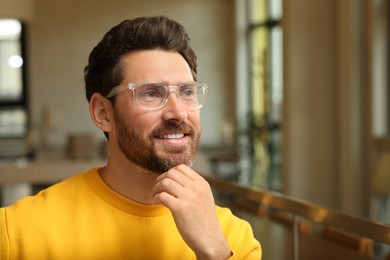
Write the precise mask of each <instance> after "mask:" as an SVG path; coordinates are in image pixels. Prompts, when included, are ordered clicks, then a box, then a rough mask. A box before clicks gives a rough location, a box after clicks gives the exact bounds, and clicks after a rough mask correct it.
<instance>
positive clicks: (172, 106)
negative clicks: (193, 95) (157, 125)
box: [162, 92, 188, 122]
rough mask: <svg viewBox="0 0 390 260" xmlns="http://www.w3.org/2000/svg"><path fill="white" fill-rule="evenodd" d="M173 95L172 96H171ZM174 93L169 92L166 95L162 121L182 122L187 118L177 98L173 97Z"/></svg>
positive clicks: (185, 111)
mask: <svg viewBox="0 0 390 260" xmlns="http://www.w3.org/2000/svg"><path fill="white" fill-rule="evenodd" d="M171 94H174V95H171ZM175 94H176V93H175V92H171V93H170V94H169V95H168V100H167V103H166V104H165V106H164V107H163V108H162V109H163V119H164V120H176V121H180V122H181V121H184V120H186V119H187V117H188V113H187V110H186V109H185V107H184V106H183V104H181V101H180V100H179V98H178V96H177V95H175Z"/></svg>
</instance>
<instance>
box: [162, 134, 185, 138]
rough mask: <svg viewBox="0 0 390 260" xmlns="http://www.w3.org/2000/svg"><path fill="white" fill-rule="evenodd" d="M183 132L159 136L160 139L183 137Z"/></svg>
mask: <svg viewBox="0 0 390 260" xmlns="http://www.w3.org/2000/svg"><path fill="white" fill-rule="evenodd" d="M183 137H184V134H171V135H163V136H160V138H161V139H176V138H183Z"/></svg>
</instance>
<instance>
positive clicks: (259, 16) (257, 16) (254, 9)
mask: <svg viewBox="0 0 390 260" xmlns="http://www.w3.org/2000/svg"><path fill="white" fill-rule="evenodd" d="M267 2H268V1H267V0H249V1H248V14H249V23H250V24H253V23H264V22H265V21H266V20H267V18H268V17H267V16H268V9H267Z"/></svg>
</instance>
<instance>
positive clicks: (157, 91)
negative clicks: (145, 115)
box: [107, 82, 208, 110]
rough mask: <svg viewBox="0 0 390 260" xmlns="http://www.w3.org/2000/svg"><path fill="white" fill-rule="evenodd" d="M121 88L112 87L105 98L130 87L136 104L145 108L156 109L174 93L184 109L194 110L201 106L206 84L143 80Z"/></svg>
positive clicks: (204, 96) (205, 92)
mask: <svg viewBox="0 0 390 260" xmlns="http://www.w3.org/2000/svg"><path fill="white" fill-rule="evenodd" d="M123 88H124V86H123V85H119V86H116V87H114V88H113V89H112V90H111V92H110V93H109V94H108V95H107V98H112V97H114V96H116V95H118V94H120V93H122V92H124V91H125V90H128V89H130V90H131V91H132V92H133V97H134V101H135V103H136V104H137V106H139V107H140V108H143V109H146V110H157V109H160V108H162V107H163V106H164V105H165V104H166V103H167V101H168V96H169V94H171V93H175V94H176V96H177V97H178V98H179V100H180V101H181V104H182V105H183V106H184V107H185V108H186V109H191V110H195V109H199V108H201V107H202V106H203V104H204V102H205V100H206V94H207V89H208V85H207V83H203V82H186V83H181V84H179V85H173V86H170V85H168V84H166V83H161V82H145V83H141V84H136V83H129V84H128V85H127V86H126V88H124V89H123Z"/></svg>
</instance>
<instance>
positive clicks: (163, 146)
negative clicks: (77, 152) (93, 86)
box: [110, 50, 201, 173]
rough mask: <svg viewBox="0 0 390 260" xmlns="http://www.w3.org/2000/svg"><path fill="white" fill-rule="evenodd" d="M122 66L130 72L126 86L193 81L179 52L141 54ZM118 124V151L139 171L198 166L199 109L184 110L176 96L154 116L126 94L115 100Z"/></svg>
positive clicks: (127, 73)
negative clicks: (193, 164) (140, 168)
mask: <svg viewBox="0 0 390 260" xmlns="http://www.w3.org/2000/svg"><path fill="white" fill-rule="evenodd" d="M122 62H123V64H124V65H125V67H126V69H125V77H124V81H123V82H122V83H125V84H127V83H130V82H135V83H136V84H137V83H141V82H145V81H158V82H166V83H168V84H170V85H177V84H179V83H183V82H188V81H193V77H192V74H191V70H190V68H189V66H188V64H187V62H186V61H185V60H184V58H183V57H182V56H181V55H180V54H178V53H176V52H167V51H161V50H148V51H137V52H132V53H130V54H128V55H127V56H125V57H124V58H123V59H122ZM114 119H115V129H114V132H115V136H116V141H117V144H118V147H119V148H120V151H121V152H122V153H123V154H124V155H125V156H126V157H127V159H128V160H130V161H132V162H133V163H135V164H137V165H138V166H141V167H143V168H145V169H147V170H150V171H153V172H156V173H163V172H165V171H167V170H169V169H170V168H172V167H174V166H176V165H179V164H187V165H191V164H192V162H193V161H194V159H195V154H196V151H197V149H198V146H199V141H200V135H201V129H200V117H199V110H188V109H185V108H184V107H183V106H182V105H181V103H180V101H179V100H178V98H177V96H176V95H175V94H174V93H171V94H170V95H169V97H168V101H167V103H166V104H165V106H164V107H163V108H161V109H159V110H152V111H150V110H144V109H142V108H140V107H138V106H137V105H136V104H135V102H134V98H133V94H132V91H130V90H127V91H125V92H123V93H122V94H119V95H118V96H117V97H116V103H115V112H114ZM110 138H111V135H110Z"/></svg>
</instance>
